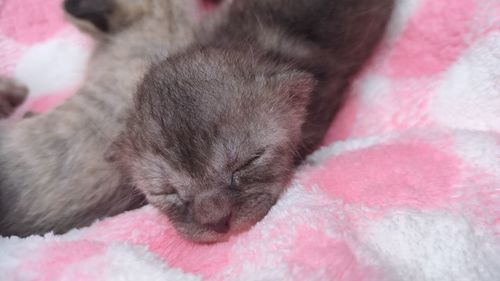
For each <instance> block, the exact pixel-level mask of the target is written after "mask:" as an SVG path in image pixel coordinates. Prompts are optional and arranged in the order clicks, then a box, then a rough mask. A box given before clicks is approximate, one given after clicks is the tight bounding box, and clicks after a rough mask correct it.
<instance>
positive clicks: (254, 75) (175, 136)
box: [114, 0, 393, 242]
mask: <svg viewBox="0 0 500 281" xmlns="http://www.w3.org/2000/svg"><path fill="white" fill-rule="evenodd" d="M392 8H393V0H294V1H287V0H233V1H232V3H227V4H226V6H225V7H224V8H223V9H222V10H221V12H220V14H218V15H217V16H215V17H214V18H213V19H212V20H211V21H209V22H208V23H205V24H204V26H205V28H203V29H202V30H201V31H200V32H198V33H197V36H196V42H197V43H196V44H195V45H193V46H191V48H190V49H189V50H188V51H187V52H184V53H182V54H179V55H176V56H174V57H171V58H168V59H166V60H165V61H163V62H162V63H159V64H157V65H155V66H153V67H152V69H151V70H150V71H149V72H148V74H147V75H146V77H145V79H144V81H143V82H142V84H141V86H140V88H139V91H138V95H137V96H136V103H135V110H134V111H133V112H132V114H131V115H130V116H129V119H128V123H127V130H126V131H125V132H124V133H123V134H122V135H121V136H120V137H119V138H118V141H117V142H116V147H115V149H114V155H115V158H116V160H117V161H118V163H119V165H120V166H121V167H122V168H123V170H124V173H125V174H127V175H128V176H129V177H130V179H131V183H133V185H135V186H137V187H138V188H139V189H140V190H142V191H143V193H144V194H145V195H146V198H147V199H148V201H149V202H150V203H151V204H153V205H154V206H156V207H158V208H159V209H160V210H162V211H164V212H165V213H166V214H167V215H168V216H169V217H170V219H171V221H172V222H173V223H174V225H175V226H176V227H177V229H178V231H179V232H180V233H181V234H182V235H184V236H185V237H186V238H188V239H191V240H194V241H199V242H214V241H219V240H223V239H226V238H227V237H228V236H230V235H232V234H234V233H237V232H240V231H243V230H245V229H247V228H248V227H250V226H252V225H253V224H255V223H256V222H257V221H259V220H260V219H261V218H262V217H263V216H264V215H265V214H266V213H267V212H268V210H269V209H270V208H271V207H272V206H273V204H274V203H275V201H276V200H277V198H278V196H279V194H280V193H281V192H282V191H283V189H284V187H285V186H286V184H287V183H288V181H289V180H290V177H291V175H292V171H293V169H294V164H296V163H297V162H300V160H302V159H303V158H304V157H305V156H307V155H308V153H310V152H311V151H312V150H314V149H315V148H316V147H317V145H318V144H319V142H320V141H321V139H322V138H323V136H324V134H325V132H326V130H327V129H328V127H329V125H330V123H331V121H332V119H333V117H334V115H335V113H336V111H337V110H338V108H339V106H340V104H341V103H342V101H343V98H344V95H345V91H346V88H347V87H348V85H349V82H350V79H352V77H353V75H354V74H355V73H357V72H358V71H359V70H360V68H361V67H362V65H363V64H364V63H365V62H366V61H367V59H368V58H369V56H370V55H371V54H372V52H373V50H374V48H375V46H376V44H377V43H378V41H379V40H380V38H381V37H382V35H383V34H384V29H385V26H386V24H387V22H388V20H389V18H390V15H391V12H392Z"/></svg>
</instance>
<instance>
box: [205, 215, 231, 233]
mask: <svg viewBox="0 0 500 281" xmlns="http://www.w3.org/2000/svg"><path fill="white" fill-rule="evenodd" d="M230 218H231V215H229V216H227V217H224V218H222V219H221V220H220V221H218V222H216V223H213V224H212V223H211V224H205V225H204V226H205V227H207V228H209V229H211V230H213V231H215V232H217V233H227V232H228V231H229V228H230V225H229V219H230Z"/></svg>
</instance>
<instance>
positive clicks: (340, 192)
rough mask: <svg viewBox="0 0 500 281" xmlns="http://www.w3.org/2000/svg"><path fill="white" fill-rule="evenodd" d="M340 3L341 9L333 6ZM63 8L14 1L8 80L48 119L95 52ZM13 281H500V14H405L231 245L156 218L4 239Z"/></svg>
mask: <svg viewBox="0 0 500 281" xmlns="http://www.w3.org/2000/svg"><path fill="white" fill-rule="evenodd" d="M332 1H333V0H332ZM59 5H60V0H44V1H42V0H22V1H21V0H0V73H1V74H7V75H12V76H14V77H16V78H17V79H19V80H20V81H22V82H23V83H25V84H27V85H28V86H29V88H30V90H31V99H30V101H29V102H28V103H26V105H25V108H24V110H26V109H27V108H31V109H34V110H35V111H44V110H48V109H49V108H50V107H52V106H54V105H56V104H57V103H58V102H60V101H61V99H62V98H63V97H65V96H67V95H69V94H71V93H72V92H73V91H74V89H75V87H76V86H77V85H78V82H79V81H80V79H81V74H82V73H83V70H84V65H85V61H86V59H87V56H88V54H89V50H90V42H89V41H88V40H87V39H85V38H84V37H83V36H82V35H80V34H79V33H78V32H77V31H76V30H75V29H74V28H72V27H71V26H69V25H68V24H67V23H65V22H64V20H63V17H62V15H61V13H60V11H59ZM0 272H1V276H0V279H1V280H346V281H361V280H363V281H368V280H374V281H379V280H416V281H417V280H418V281H422V280H424V281H425V280H439V281H447V280H450V281H456V280H470V281H482V280H483V281H486V280H489V281H498V280H500V1H498V0H420V1H419V0H399V1H398V6H397V9H396V11H395V14H394V16H393V19H392V22H391V24H390V28H389V30H388V33H387V36H386V38H385V40H384V42H383V44H382V45H381V47H380V48H379V50H378V52H377V54H376V56H375V57H374V58H373V59H372V60H371V62H370V63H369V65H367V67H366V68H365V70H364V71H363V73H361V74H360V75H359V76H358V77H357V79H356V80H355V81H354V83H353V87H352V89H351V95H350V98H349V100H348V101H347V103H346V105H345V107H344V108H343V110H342V111H341V112H340V114H339V116H338V118H337V119H336V121H335V122H334V123H333V124H332V126H331V130H330V132H329V134H328V136H327V137H326V139H325V141H324V146H323V148H321V149H319V150H318V151H317V152H316V153H315V154H313V155H312V156H311V157H309V158H308V160H307V162H306V163H305V164H304V165H302V166H301V167H300V169H299V170H298V171H297V173H296V176H295V179H294V181H293V183H292V184H291V185H290V186H289V188H288V190H287V192H286V193H285V194H284V196H283V197H282V198H281V200H280V201H279V202H278V204H277V205H276V206H275V207H274V208H273V209H272V210H271V212H270V213H269V215H268V216H267V217H266V218H265V219H264V220H262V221H261V222H260V223H258V224H257V225H255V226H254V227H253V228H252V229H251V230H250V231H248V232H246V233H244V234H241V235H239V236H237V237H234V238H232V239H231V240H230V241H228V242H225V243H220V244H216V245H210V246H208V245H195V244H192V243H190V242H187V241H184V240H183V239H182V238H180V237H179V236H178V235H177V234H176V233H175V230H174V229H173V227H172V226H171V224H170V223H169V222H168V220H167V219H166V218H165V217H164V216H162V215H161V214H160V213H159V212H158V211H156V210H155V209H153V208H151V207H149V206H146V207H144V208H142V209H139V210H136V211H132V212H128V213H125V214H122V215H119V216H117V217H113V218H108V219H105V220H103V221H99V222H95V223H94V224H93V225H92V226H90V227H88V228H84V229H79V230H74V231H72V232H70V233H68V234H66V235H61V236H55V235H52V234H48V235H45V236H44V237H29V238H27V239H19V238H15V237H11V238H0Z"/></svg>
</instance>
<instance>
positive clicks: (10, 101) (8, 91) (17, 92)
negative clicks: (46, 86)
mask: <svg viewBox="0 0 500 281" xmlns="http://www.w3.org/2000/svg"><path fill="white" fill-rule="evenodd" d="M27 96H28V88H26V87H25V86H23V85H21V84H19V83H18V82H16V81H14V80H12V79H9V78H5V77H0V119H2V118H7V117H9V116H10V115H12V113H14V111H15V110H16V108H17V107H19V106H20V105H21V104H22V103H23V102H24V101H25V100H26V97H27Z"/></svg>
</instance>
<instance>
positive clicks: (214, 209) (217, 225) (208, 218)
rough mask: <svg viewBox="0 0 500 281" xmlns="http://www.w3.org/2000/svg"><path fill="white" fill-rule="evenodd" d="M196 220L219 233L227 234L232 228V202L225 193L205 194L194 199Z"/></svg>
mask: <svg viewBox="0 0 500 281" xmlns="http://www.w3.org/2000/svg"><path fill="white" fill-rule="evenodd" d="M193 203H194V204H193V215H194V219H195V220H196V221H197V222H198V223H199V224H201V225H203V226H204V227H206V228H208V229H211V230H213V231H215V232H218V233H227V232H228V231H229V229H230V227H231V225H230V220H231V201H230V198H229V197H228V196H227V195H226V194H224V193H223V192H204V193H202V194H200V195H198V196H196V198H195V199H194V202H193Z"/></svg>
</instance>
